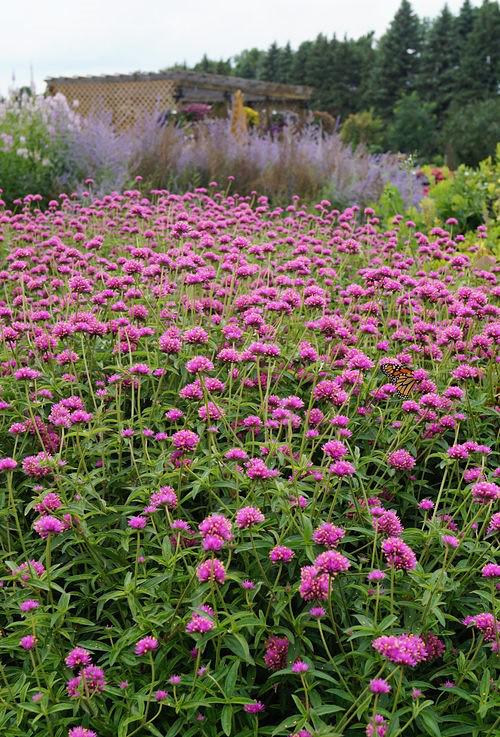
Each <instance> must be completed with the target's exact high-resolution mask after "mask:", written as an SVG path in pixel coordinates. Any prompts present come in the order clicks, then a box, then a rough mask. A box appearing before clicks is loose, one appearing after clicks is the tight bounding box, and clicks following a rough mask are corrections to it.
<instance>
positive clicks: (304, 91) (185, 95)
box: [46, 70, 313, 129]
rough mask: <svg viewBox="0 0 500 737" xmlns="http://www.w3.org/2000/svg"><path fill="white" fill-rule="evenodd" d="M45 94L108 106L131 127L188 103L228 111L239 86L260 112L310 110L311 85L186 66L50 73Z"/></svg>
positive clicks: (87, 106) (89, 106) (84, 108)
mask: <svg viewBox="0 0 500 737" xmlns="http://www.w3.org/2000/svg"><path fill="white" fill-rule="evenodd" d="M46 82H47V90H48V92H49V94H51V95H55V94H57V93H62V94H63V95H64V96H65V97H66V98H67V99H68V101H69V102H70V104H71V103H73V101H75V100H77V101H78V111H79V112H80V113H81V114H82V115H84V116H86V115H90V114H92V113H97V112H102V111H103V110H104V111H107V112H110V113H111V114H112V116H113V124H114V126H115V127H116V128H117V129H125V128H128V127H130V126H132V125H133V124H134V123H135V122H136V121H137V120H138V119H139V118H140V117H141V115H143V114H144V113H145V112H146V113H148V112H149V113H151V112H154V111H155V110H159V111H161V112H164V111H168V110H172V109H175V108H180V109H182V106H183V105H185V104H190V103H205V104H209V105H211V106H212V109H213V111H214V113H215V114H222V115H224V114H226V112H227V111H228V110H229V109H230V108H231V104H232V97H233V95H234V93H235V92H236V91H237V90H241V92H242V93H243V97H244V100H245V104H246V105H249V106H251V107H253V108H255V109H256V110H259V112H261V114H264V115H265V114H266V113H270V112H271V111H275V110H276V111H278V112H285V111H292V112H295V113H298V114H299V115H301V114H305V113H306V112H307V110H308V104H309V100H310V98H311V96H312V92H313V90H312V88H311V87H306V86H303V85H288V84H278V83H275V82H263V81H260V80H255V79H242V78H240V77H231V76H223V75H219V74H202V73H198V72H189V71H184V70H181V71H166V72H154V73H142V72H137V73H134V74H114V75H103V76H86V77H51V78H49V79H47V80H46Z"/></svg>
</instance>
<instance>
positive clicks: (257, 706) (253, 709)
mask: <svg viewBox="0 0 500 737" xmlns="http://www.w3.org/2000/svg"><path fill="white" fill-rule="evenodd" d="M265 708H266V707H265V706H264V704H263V703H262V701H253V702H252V703H251V704H245V705H244V707H243V710H244V711H246V713H247V714H260V713H261V712H263V711H265Z"/></svg>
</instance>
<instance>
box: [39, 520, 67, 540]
mask: <svg viewBox="0 0 500 737" xmlns="http://www.w3.org/2000/svg"><path fill="white" fill-rule="evenodd" d="M33 529H34V530H35V532H38V534H39V535H40V537H41V538H42V539H45V538H46V537H48V536H49V535H60V534H61V532H64V530H65V529H66V525H65V524H64V522H61V520H60V519H57V517H53V516H52V515H50V514H46V515H44V516H43V517H40V519H37V520H36V522H34V524H33Z"/></svg>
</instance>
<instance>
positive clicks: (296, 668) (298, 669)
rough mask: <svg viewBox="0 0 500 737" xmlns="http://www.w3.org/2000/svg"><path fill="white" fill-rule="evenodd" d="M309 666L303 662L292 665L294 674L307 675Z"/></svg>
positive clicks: (299, 661)
mask: <svg viewBox="0 0 500 737" xmlns="http://www.w3.org/2000/svg"><path fill="white" fill-rule="evenodd" d="M308 670H309V666H308V664H307V663H305V662H304V661H303V660H296V661H295V662H294V663H293V664H292V673H307V671H308Z"/></svg>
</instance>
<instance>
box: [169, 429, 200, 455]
mask: <svg viewBox="0 0 500 737" xmlns="http://www.w3.org/2000/svg"><path fill="white" fill-rule="evenodd" d="M171 440H172V445H173V446H174V448H176V449H177V450H182V451H184V452H190V451H193V450H195V448H196V446H197V445H198V443H199V442H200V438H199V436H198V435H197V434H196V433H195V432H192V431H191V430H179V432H175V433H174V434H173V435H172V438H171Z"/></svg>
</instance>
